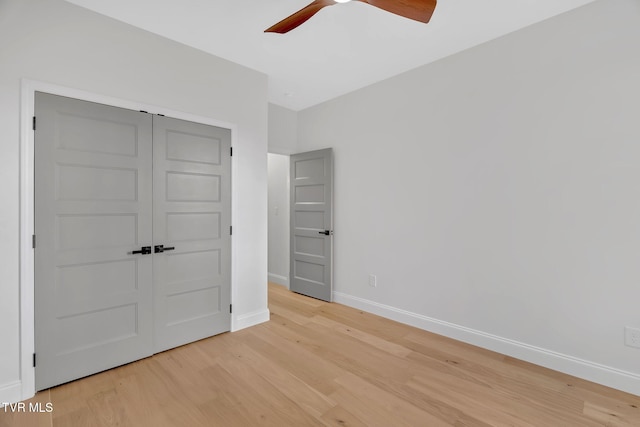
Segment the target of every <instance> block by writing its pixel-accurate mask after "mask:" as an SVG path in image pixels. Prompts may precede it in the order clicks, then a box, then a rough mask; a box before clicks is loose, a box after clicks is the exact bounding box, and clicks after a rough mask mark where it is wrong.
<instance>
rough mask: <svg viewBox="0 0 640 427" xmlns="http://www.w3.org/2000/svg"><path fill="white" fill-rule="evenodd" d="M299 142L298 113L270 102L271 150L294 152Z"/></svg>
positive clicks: (281, 152)
mask: <svg viewBox="0 0 640 427" xmlns="http://www.w3.org/2000/svg"><path fill="white" fill-rule="evenodd" d="M297 144H298V113H297V112H296V111H293V110H289V109H288V108H285V107H281V106H279V105H276V104H269V152H270V153H275V154H294V153H296V152H297V151H296V146H297Z"/></svg>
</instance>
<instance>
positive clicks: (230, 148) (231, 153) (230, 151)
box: [229, 147, 233, 157]
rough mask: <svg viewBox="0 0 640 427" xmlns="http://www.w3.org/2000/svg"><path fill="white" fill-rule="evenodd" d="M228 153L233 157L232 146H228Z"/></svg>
mask: <svg viewBox="0 0 640 427" xmlns="http://www.w3.org/2000/svg"><path fill="white" fill-rule="evenodd" d="M229 155H230V156H231V157H233V147H229Z"/></svg>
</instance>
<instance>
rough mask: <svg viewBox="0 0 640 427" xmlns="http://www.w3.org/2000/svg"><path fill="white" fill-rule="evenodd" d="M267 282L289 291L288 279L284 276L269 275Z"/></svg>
mask: <svg viewBox="0 0 640 427" xmlns="http://www.w3.org/2000/svg"><path fill="white" fill-rule="evenodd" d="M268 280H269V281H270V282H273V283H277V284H278V285H282V286H285V287H286V288H287V289H289V278H288V277H286V276H281V275H279V274H273V273H269V276H268Z"/></svg>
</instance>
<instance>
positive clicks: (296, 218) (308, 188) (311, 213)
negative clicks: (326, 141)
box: [289, 148, 333, 301]
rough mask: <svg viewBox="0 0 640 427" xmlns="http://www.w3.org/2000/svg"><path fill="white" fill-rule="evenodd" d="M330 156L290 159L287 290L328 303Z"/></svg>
mask: <svg viewBox="0 0 640 427" xmlns="http://www.w3.org/2000/svg"><path fill="white" fill-rule="evenodd" d="M332 156H333V153H332V150H331V149H330V148H327V149H325V150H318V151H311V152H307V153H300V154H294V155H292V156H291V168H290V174H291V176H290V187H291V233H290V236H291V258H290V259H291V271H290V274H289V277H290V289H291V290H292V291H294V292H298V293H301V294H304V295H308V296H311V297H314V298H318V299H321V300H324V301H331V299H332V294H333V289H332V286H333V280H332V279H333V273H332V271H333V266H332V260H333V258H332V252H333V211H332V209H333V159H332Z"/></svg>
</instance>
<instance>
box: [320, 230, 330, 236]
mask: <svg viewBox="0 0 640 427" xmlns="http://www.w3.org/2000/svg"><path fill="white" fill-rule="evenodd" d="M318 234H324V235H325V236H333V231H331V230H324V231H318Z"/></svg>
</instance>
